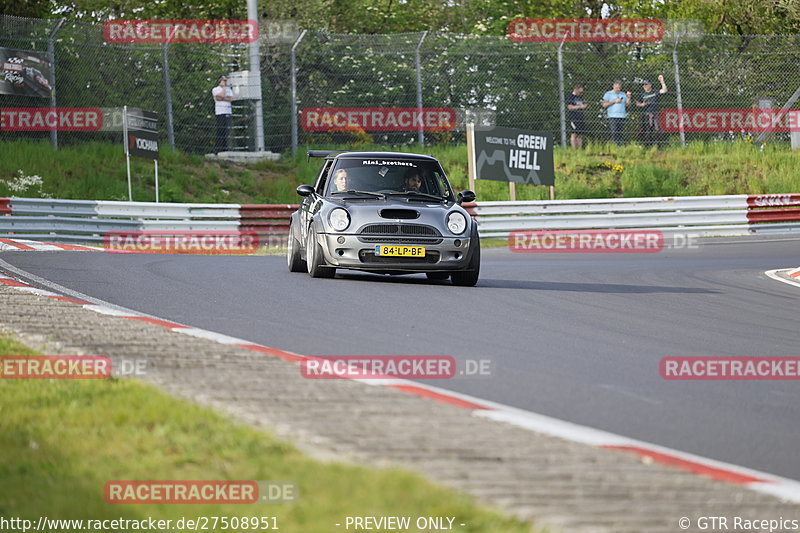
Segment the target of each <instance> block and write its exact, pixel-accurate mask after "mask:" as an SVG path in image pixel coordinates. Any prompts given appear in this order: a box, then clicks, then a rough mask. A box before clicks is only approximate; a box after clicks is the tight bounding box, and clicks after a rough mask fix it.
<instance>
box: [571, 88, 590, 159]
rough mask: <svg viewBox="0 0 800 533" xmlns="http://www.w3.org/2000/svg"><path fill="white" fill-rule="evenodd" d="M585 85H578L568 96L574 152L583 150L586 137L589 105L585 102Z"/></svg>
mask: <svg viewBox="0 0 800 533" xmlns="http://www.w3.org/2000/svg"><path fill="white" fill-rule="evenodd" d="M583 90H584V85H583V84H582V83H576V84H575V88H574V89H572V93H570V94H568V95H567V109H568V110H569V113H568V114H567V115H568V116H567V118H568V119H569V128H570V132H572V135H571V136H570V144H571V145H572V148H573V149H574V150H580V149H581V148H583V136H584V135H586V132H587V128H586V116H585V115H586V113H585V111H584V109H586V108H587V107H589V106H588V104H587V103H586V102H585V101H584V100H583Z"/></svg>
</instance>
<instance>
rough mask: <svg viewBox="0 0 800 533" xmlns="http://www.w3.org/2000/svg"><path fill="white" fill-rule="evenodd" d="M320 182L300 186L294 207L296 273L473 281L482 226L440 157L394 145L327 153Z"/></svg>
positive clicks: (468, 195) (292, 265) (470, 195)
mask: <svg viewBox="0 0 800 533" xmlns="http://www.w3.org/2000/svg"><path fill="white" fill-rule="evenodd" d="M308 155H309V156H310V157H320V158H323V161H324V162H323V164H322V168H321V169H320V172H319V175H318V176H317V180H316V184H315V185H314V186H311V185H301V186H299V187H298V188H297V194H299V195H300V196H302V197H303V201H302V203H301V204H300V208H299V209H298V210H297V211H295V212H294V213H292V222H291V229H290V231H289V248H288V254H287V259H288V264H289V270H290V271H292V272H301V271H306V270H307V271H308V273H309V274H311V276H312V277H315V278H323V277H328V278H330V277H333V276H334V274H335V273H336V269H337V268H346V269H353V270H361V271H367V272H375V273H383V274H409V273H425V274H426V275H427V276H428V278H429V279H432V280H445V279H447V278H448V277H449V278H450V280H451V281H452V283H453V285H459V286H464V287H471V286H474V285H475V284H476V283H477V282H478V275H479V273H480V266H481V248H480V240H479V238H478V227H477V224H476V223H475V221H473V220H472V218H470V216H469V214H468V213H467V212H466V211H465V210H464V208H462V207H461V203H462V202H472V201H474V200H475V193H474V192H472V191H463V192H461V193H459V194H458V197H456V196H455V195H454V194H453V191H452V189H451V188H450V184H449V183H448V181H447V178H446V177H445V174H444V171H443V170H442V167H441V165H440V164H439V162H438V161H437V160H436V159H434V158H433V157H430V156H425V155H417V154H407V153H395V152H330V151H318V150H312V151H309V152H308Z"/></svg>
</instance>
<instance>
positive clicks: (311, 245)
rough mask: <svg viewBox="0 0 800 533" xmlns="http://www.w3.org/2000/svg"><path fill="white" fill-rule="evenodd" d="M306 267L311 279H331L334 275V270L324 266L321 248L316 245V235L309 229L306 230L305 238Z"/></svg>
mask: <svg viewBox="0 0 800 533" xmlns="http://www.w3.org/2000/svg"><path fill="white" fill-rule="evenodd" d="M306 266H307V268H308V273H309V274H311V277H312V278H332V277H333V276H334V275H335V274H336V269H335V268H331V267H326V266H325V257H324V256H323V255H322V248H321V247H320V245H319V244H318V243H317V234H316V233H314V230H313V229H311V228H308V237H307V238H306Z"/></svg>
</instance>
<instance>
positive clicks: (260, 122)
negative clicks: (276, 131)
mask: <svg viewBox="0 0 800 533" xmlns="http://www.w3.org/2000/svg"><path fill="white" fill-rule="evenodd" d="M247 18H248V19H249V20H250V21H251V22H254V23H256V24H258V1H257V0H247ZM259 30H260V28H259ZM260 41H261V32H260V31H259V35H258V39H256V40H254V41H252V42H250V44H249V45H248V49H249V52H250V54H249V55H250V66H249V68H250V76H248V80H247V82H248V85H255V90H256V94H257V95H258V98H256V100H255V106H256V112H255V119H256V120H255V127H256V152H263V151H264V97H263V94H262V91H261V57H260V56H259V53H260V51H259V45H260ZM249 89H251V90H252V87H249Z"/></svg>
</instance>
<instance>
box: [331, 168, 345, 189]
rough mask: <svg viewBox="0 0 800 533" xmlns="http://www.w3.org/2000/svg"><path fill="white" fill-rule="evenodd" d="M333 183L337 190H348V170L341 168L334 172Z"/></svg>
mask: <svg viewBox="0 0 800 533" xmlns="http://www.w3.org/2000/svg"><path fill="white" fill-rule="evenodd" d="M333 185H334V186H335V187H336V190H337V191H346V190H347V171H346V170H345V169H343V168H340V169H339V170H337V171H336V172H335V173H334V174H333Z"/></svg>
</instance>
